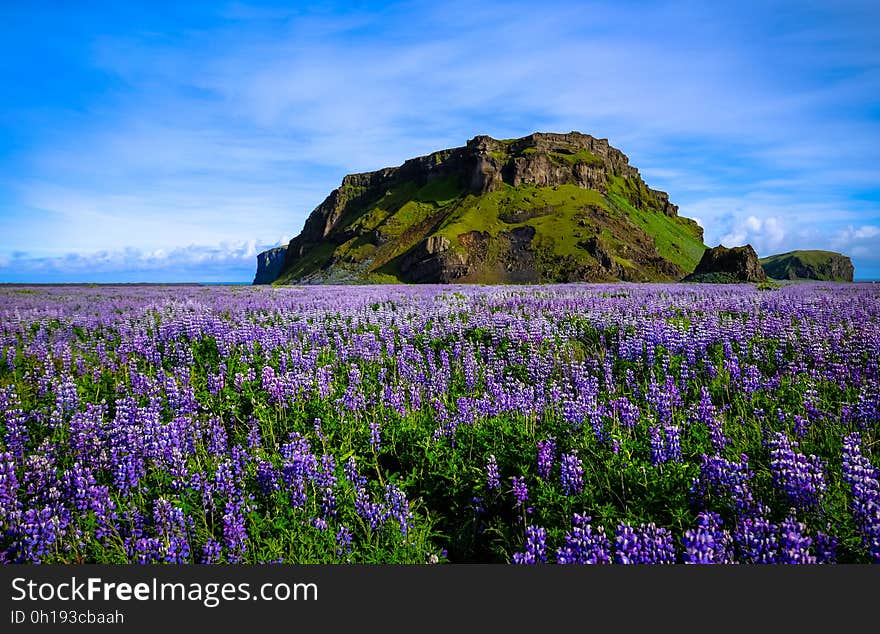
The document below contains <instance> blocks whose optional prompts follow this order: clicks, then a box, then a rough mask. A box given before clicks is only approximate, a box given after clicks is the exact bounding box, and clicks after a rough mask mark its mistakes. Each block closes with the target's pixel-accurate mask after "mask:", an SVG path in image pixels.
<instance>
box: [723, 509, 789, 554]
mask: <svg viewBox="0 0 880 634" xmlns="http://www.w3.org/2000/svg"><path fill="white" fill-rule="evenodd" d="M768 512H769V511H768V509H761V511H760V512H759V513H757V514H755V515H746V516H744V517H741V518H740V519H739V520H737V525H736V529H735V530H734V533H733V540H734V545H735V549H736V553H737V560H738V561H740V562H741V563H746V564H772V563H776V560H777V558H778V556H779V538H778V532H779V528H778V527H777V526H776V525H775V524H773V523H772V522H771V521H770V520H768V519H767V518H766V514H767V513H768Z"/></svg>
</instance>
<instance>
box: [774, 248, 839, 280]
mask: <svg viewBox="0 0 880 634" xmlns="http://www.w3.org/2000/svg"><path fill="white" fill-rule="evenodd" d="M761 266H762V267H763V269H764V272H765V273H766V274H767V275H768V276H770V277H772V278H773V279H777V280H824V281H831V282H852V281H853V274H854V272H855V269H854V268H853V263H852V260H850V259H849V257H847V256H845V255H842V254H840V253H835V252H833V251H791V252H789V253H781V254H779V255H771V256H769V257H766V258H761Z"/></svg>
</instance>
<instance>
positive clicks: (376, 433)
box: [370, 419, 382, 452]
mask: <svg viewBox="0 0 880 634" xmlns="http://www.w3.org/2000/svg"><path fill="white" fill-rule="evenodd" d="M381 446H382V436H381V426H380V424H379V421H378V420H376V419H373V420H371V421H370V447H372V449H373V451H376V452H378V451H379V449H380V448H381Z"/></svg>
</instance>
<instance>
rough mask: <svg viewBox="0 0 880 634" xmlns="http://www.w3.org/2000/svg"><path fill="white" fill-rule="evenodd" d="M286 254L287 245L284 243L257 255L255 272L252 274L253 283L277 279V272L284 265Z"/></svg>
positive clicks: (269, 281)
mask: <svg viewBox="0 0 880 634" xmlns="http://www.w3.org/2000/svg"><path fill="white" fill-rule="evenodd" d="M286 255H287V245H286V244H284V245H282V246H280V247H275V248H274V249H269V250H268V251H263V252H262V253H260V254H258V255H257V274H256V275H255V276H254V284H271V283H272V282H274V281H275V280H276V279H278V274H279V273H281V269H282V268H283V267H284V258H285V256H286Z"/></svg>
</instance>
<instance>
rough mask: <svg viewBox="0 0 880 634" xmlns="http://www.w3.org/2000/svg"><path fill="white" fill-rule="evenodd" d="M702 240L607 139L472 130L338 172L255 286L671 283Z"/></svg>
mask: <svg viewBox="0 0 880 634" xmlns="http://www.w3.org/2000/svg"><path fill="white" fill-rule="evenodd" d="M702 238H703V232H702V228H700V227H699V225H697V224H696V222H694V221H693V220H690V219H688V218H683V217H681V216H679V215H678V207H677V206H676V205H674V204H673V203H672V202H670V200H669V196H668V195H667V194H666V193H665V192H661V191H657V190H655V189H652V188H650V187H649V186H648V185H647V184H646V183H645V182H644V181H643V180H642V178H641V176H640V175H639V172H638V170H637V169H636V168H635V167H633V166H631V165H630V164H629V159H628V158H627V157H626V155H624V154H623V153H622V152H621V151H620V150H618V149H616V148H614V147H612V146H611V145H610V144H609V143H608V141H607V140H606V139H597V138H595V137H592V136H590V135H586V134H581V133H579V132H571V133H569V134H553V133H535V134H531V135H529V136H526V137H523V138H520V139H508V140H497V139H493V138H491V137H488V136H477V137H474V138H473V139H471V140H470V141H468V142H467V144H466V145H465V146H464V147H458V148H453V149H448V150H442V151H439V152H434V153H433V154H430V155H427V156H421V157H418V158H414V159H410V160H408V161H406V162H404V163H403V164H402V165H400V166H399V167H389V168H385V169H381V170H377V171H375V172H366V173H360V174H350V175H348V176H346V177H344V178H343V180H342V184H341V186H340V187H339V188H338V189H335V190H333V191H332V192H331V193H330V195H329V196H327V198H326V199H325V200H324V201H323V202H322V203H321V204H320V205H318V207H317V208H315V210H314V211H313V212H312V213H311V214H310V215H309V217H308V219H307V220H306V222H305V226H304V227H303V230H302V232H301V233H300V234H299V235H298V236H297V237H296V238H294V239H293V240H291V242H290V244H289V245H288V248H287V250H286V254H285V255H284V263H283V266H282V267H281V269H280V270H279V271H278V272H277V273H276V274H275V275H274V277H273V276H272V275H271V274H267V275H261V274H260V273H259V271H258V275H257V278H256V279H255V283H266V282H270V281H272V282H277V283H363V282H417V283H424V282H441V283H444V282H469V283H496V282H562V281H611V280H629V281H671V280H676V279H680V278H681V277H682V276H683V275H684V274H685V273H687V272H688V271H691V270H693V268H694V266H695V265H696V263H697V261H698V260H699V258H700V256H701V255H702V252H703V251H704V249H705V246H704V245H703V242H702ZM263 256H264V254H261V255H260V257H261V258H263ZM275 257H280V256H278V255H276V256H273V258H269V261H271V262H272V263H274V262H275V259H274V258H275ZM270 268H271V267H269V266H268V262H267V263H266V265H264V266H263V269H264V270H265V271H267V272H269V271H270Z"/></svg>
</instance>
